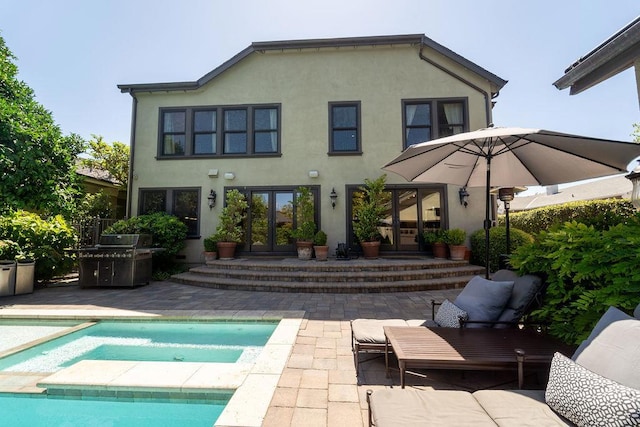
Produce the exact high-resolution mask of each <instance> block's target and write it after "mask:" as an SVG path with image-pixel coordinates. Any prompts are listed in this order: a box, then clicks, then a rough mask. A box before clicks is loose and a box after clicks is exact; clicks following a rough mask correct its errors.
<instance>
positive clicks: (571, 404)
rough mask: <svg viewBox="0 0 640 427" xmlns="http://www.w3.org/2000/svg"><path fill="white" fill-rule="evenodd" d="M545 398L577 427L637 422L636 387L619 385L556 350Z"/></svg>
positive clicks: (638, 400) (639, 393) (638, 398)
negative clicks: (577, 426)
mask: <svg viewBox="0 0 640 427" xmlns="http://www.w3.org/2000/svg"><path fill="white" fill-rule="evenodd" d="M545 401H546V402H547V405H549V406H550V407H551V408H552V409H553V410H555V411H556V412H558V413H559V414H560V415H562V416H563V417H565V418H567V419H568V420H570V421H572V422H574V423H576V424H577V425H579V426H629V425H639V424H640V390H635V389H633V388H630V387H626V386H623V385H621V384H618V383H617V382H615V381H613V380H610V379H608V378H605V377H602V376H600V375H598V374H596V373H594V372H591V371H590V370H588V369H586V368H584V367H582V366H580V365H578V364H577V363H575V362H574V361H573V360H571V359H569V358H567V357H565V356H563V355H562V354H560V353H556V354H555V355H554V357H553V360H552V361H551V370H550V372H549V383H548V384H547V389H546V391H545Z"/></svg>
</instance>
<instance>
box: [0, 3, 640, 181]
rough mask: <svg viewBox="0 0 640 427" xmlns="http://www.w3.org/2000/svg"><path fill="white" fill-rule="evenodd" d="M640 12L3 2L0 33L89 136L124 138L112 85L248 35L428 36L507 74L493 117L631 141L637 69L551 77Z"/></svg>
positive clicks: (123, 102) (229, 47)
mask: <svg viewBox="0 0 640 427" xmlns="http://www.w3.org/2000/svg"><path fill="white" fill-rule="evenodd" d="M638 15H640V2H638V0H552V1H551V0H481V1H478V0H394V1H390V0H321V1H316V0H268V1H267V0H233V1H230V0H180V1H177V0H173V1H168V0H55V1H53V0H0V36H1V37H2V38H4V40H5V43H6V44H7V46H8V47H9V49H10V50H11V51H12V52H13V54H14V55H15V56H16V57H17V59H16V60H15V64H16V65H17V66H18V68H19V74H18V78H19V79H20V80H23V81H24V82H25V83H27V84H28V85H29V86H30V87H31V88H32V89H33V90H34V91H35V94H36V99H37V100H38V102H40V103H41V104H42V105H44V107H45V108H46V109H47V110H49V111H51V113H52V115H53V118H54V120H55V121H56V123H57V124H58V125H59V126H60V127H61V129H62V131H63V133H65V134H69V133H76V134H79V135H80V136H82V137H83V138H85V139H90V138H91V135H100V136H102V137H103V138H104V139H105V140H106V141H109V142H113V141H120V142H124V143H129V138H130V134H131V104H132V102H131V101H132V99H131V97H130V95H128V94H123V93H121V92H120V90H119V89H118V88H117V85H118V84H131V83H157V82H175V81H194V80H197V79H199V78H200V77H202V76H203V75H204V74H206V73H208V72H209V71H211V70H213V69H214V68H216V67H218V66H219V65H221V64H222V63H223V62H225V61H226V60H228V59H230V58H231V57H233V56H234V55H235V54H237V53H238V52H240V51H242V50H243V49H245V48H246V47H248V46H249V45H250V44H251V43H252V42H258V41H279V40H298V39H315V38H333V37H360V36H380V35H399V34H425V35H426V36H427V37H429V38H431V39H433V40H435V41H436V42H438V43H440V44H442V45H444V46H446V47H448V48H449V49H451V50H453V51H454V52H456V53H458V54H459V55H461V56H463V57H465V58H467V59H468V60H470V61H472V62H474V63H476V64H477V65H479V66H481V67H483V68H485V69H487V70H488V71H490V72H492V73H494V74H496V75H497V76H499V77H501V78H503V79H505V80H508V83H507V84H506V85H505V86H504V87H503V88H502V90H501V91H500V95H499V96H498V97H497V98H496V99H495V101H496V105H495V107H494V109H493V121H494V124H495V125H496V126H519V127H531V128H542V129H549V130H555V131H561V132H567V133H575V134H579V135H584V136H592V137H599V138H606V139H615V140H621V141H631V140H632V137H631V133H632V132H633V126H632V125H633V123H640V117H639V113H640V110H639V107H638V95H637V91H636V86H635V75H634V73H633V70H632V69H629V70H627V71H625V72H623V73H620V74H618V75H617V76H615V77H613V78H611V79H609V80H607V81H606V82H603V83H601V84H599V85H597V86H595V87H593V88H591V89H589V90H587V91H586V92H583V93H581V94H578V95H572V96H570V95H569V91H568V89H567V90H563V91H560V90H558V89H556V88H555V87H554V86H553V85H552V84H553V82H554V81H556V80H557V79H558V78H560V77H561V76H562V75H563V74H564V70H565V69H566V68H567V67H568V66H569V65H571V64H572V63H573V62H574V61H575V60H577V59H578V58H579V57H580V56H582V55H585V54H587V53H588V52H590V51H591V50H592V49H593V48H595V47H596V46H598V45H599V44H600V43H602V42H603V41H605V40H606V39H607V38H609V37H610V36H611V35H612V34H614V33H615V32H617V31H618V30H619V29H620V28H622V27H624V26H625V25H626V24H628V23H629V22H631V21H632V20H633V19H635V18H636V17H637V16H638ZM634 166H635V165H633V164H630V166H629V168H630V169H633V167H634Z"/></svg>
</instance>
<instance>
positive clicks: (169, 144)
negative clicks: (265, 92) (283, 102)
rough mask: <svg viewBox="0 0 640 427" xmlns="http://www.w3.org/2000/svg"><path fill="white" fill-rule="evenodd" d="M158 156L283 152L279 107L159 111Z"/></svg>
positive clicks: (257, 154) (245, 154)
mask: <svg viewBox="0 0 640 427" xmlns="http://www.w3.org/2000/svg"><path fill="white" fill-rule="evenodd" d="M160 129H161V135H160V143H159V148H158V157H161V158H176V157H177V158H185V157H200V156H202V157H214V156H263V155H276V154H279V152H280V133H281V131H280V107H279V106H278V105H256V106H238V107H197V108H195V107H186V108H182V109H178V108H170V109H169V108H167V109H162V110H161V111H160Z"/></svg>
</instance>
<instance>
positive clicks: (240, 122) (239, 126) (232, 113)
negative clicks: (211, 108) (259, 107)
mask: <svg viewBox="0 0 640 427" xmlns="http://www.w3.org/2000/svg"><path fill="white" fill-rule="evenodd" d="M224 129H225V130H232V131H233V130H235V131H242V130H247V110H227V111H225V112H224Z"/></svg>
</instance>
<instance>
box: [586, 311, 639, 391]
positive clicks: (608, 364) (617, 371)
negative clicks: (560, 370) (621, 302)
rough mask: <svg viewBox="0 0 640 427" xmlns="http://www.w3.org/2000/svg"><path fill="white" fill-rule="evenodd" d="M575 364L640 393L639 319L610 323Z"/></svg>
mask: <svg viewBox="0 0 640 427" xmlns="http://www.w3.org/2000/svg"><path fill="white" fill-rule="evenodd" d="M575 361H576V363H578V364H580V365H582V366H584V367H585V368H587V369H588V370H590V371H592V372H595V373H596V374H598V375H602V376H603V377H606V378H609V379H611V380H613V381H616V382H618V383H620V384H622V385H625V386H627V387H632V388H635V389H637V390H640V320H637V319H634V318H630V319H629V320H618V321H616V322H612V323H610V324H609V325H608V326H606V327H605V328H604V329H603V330H602V331H601V332H600V334H598V335H597V336H596V337H594V338H593V341H591V343H590V344H589V345H587V346H586V347H584V349H583V350H582V352H581V353H580V354H578V356H577V357H576V358H575Z"/></svg>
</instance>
